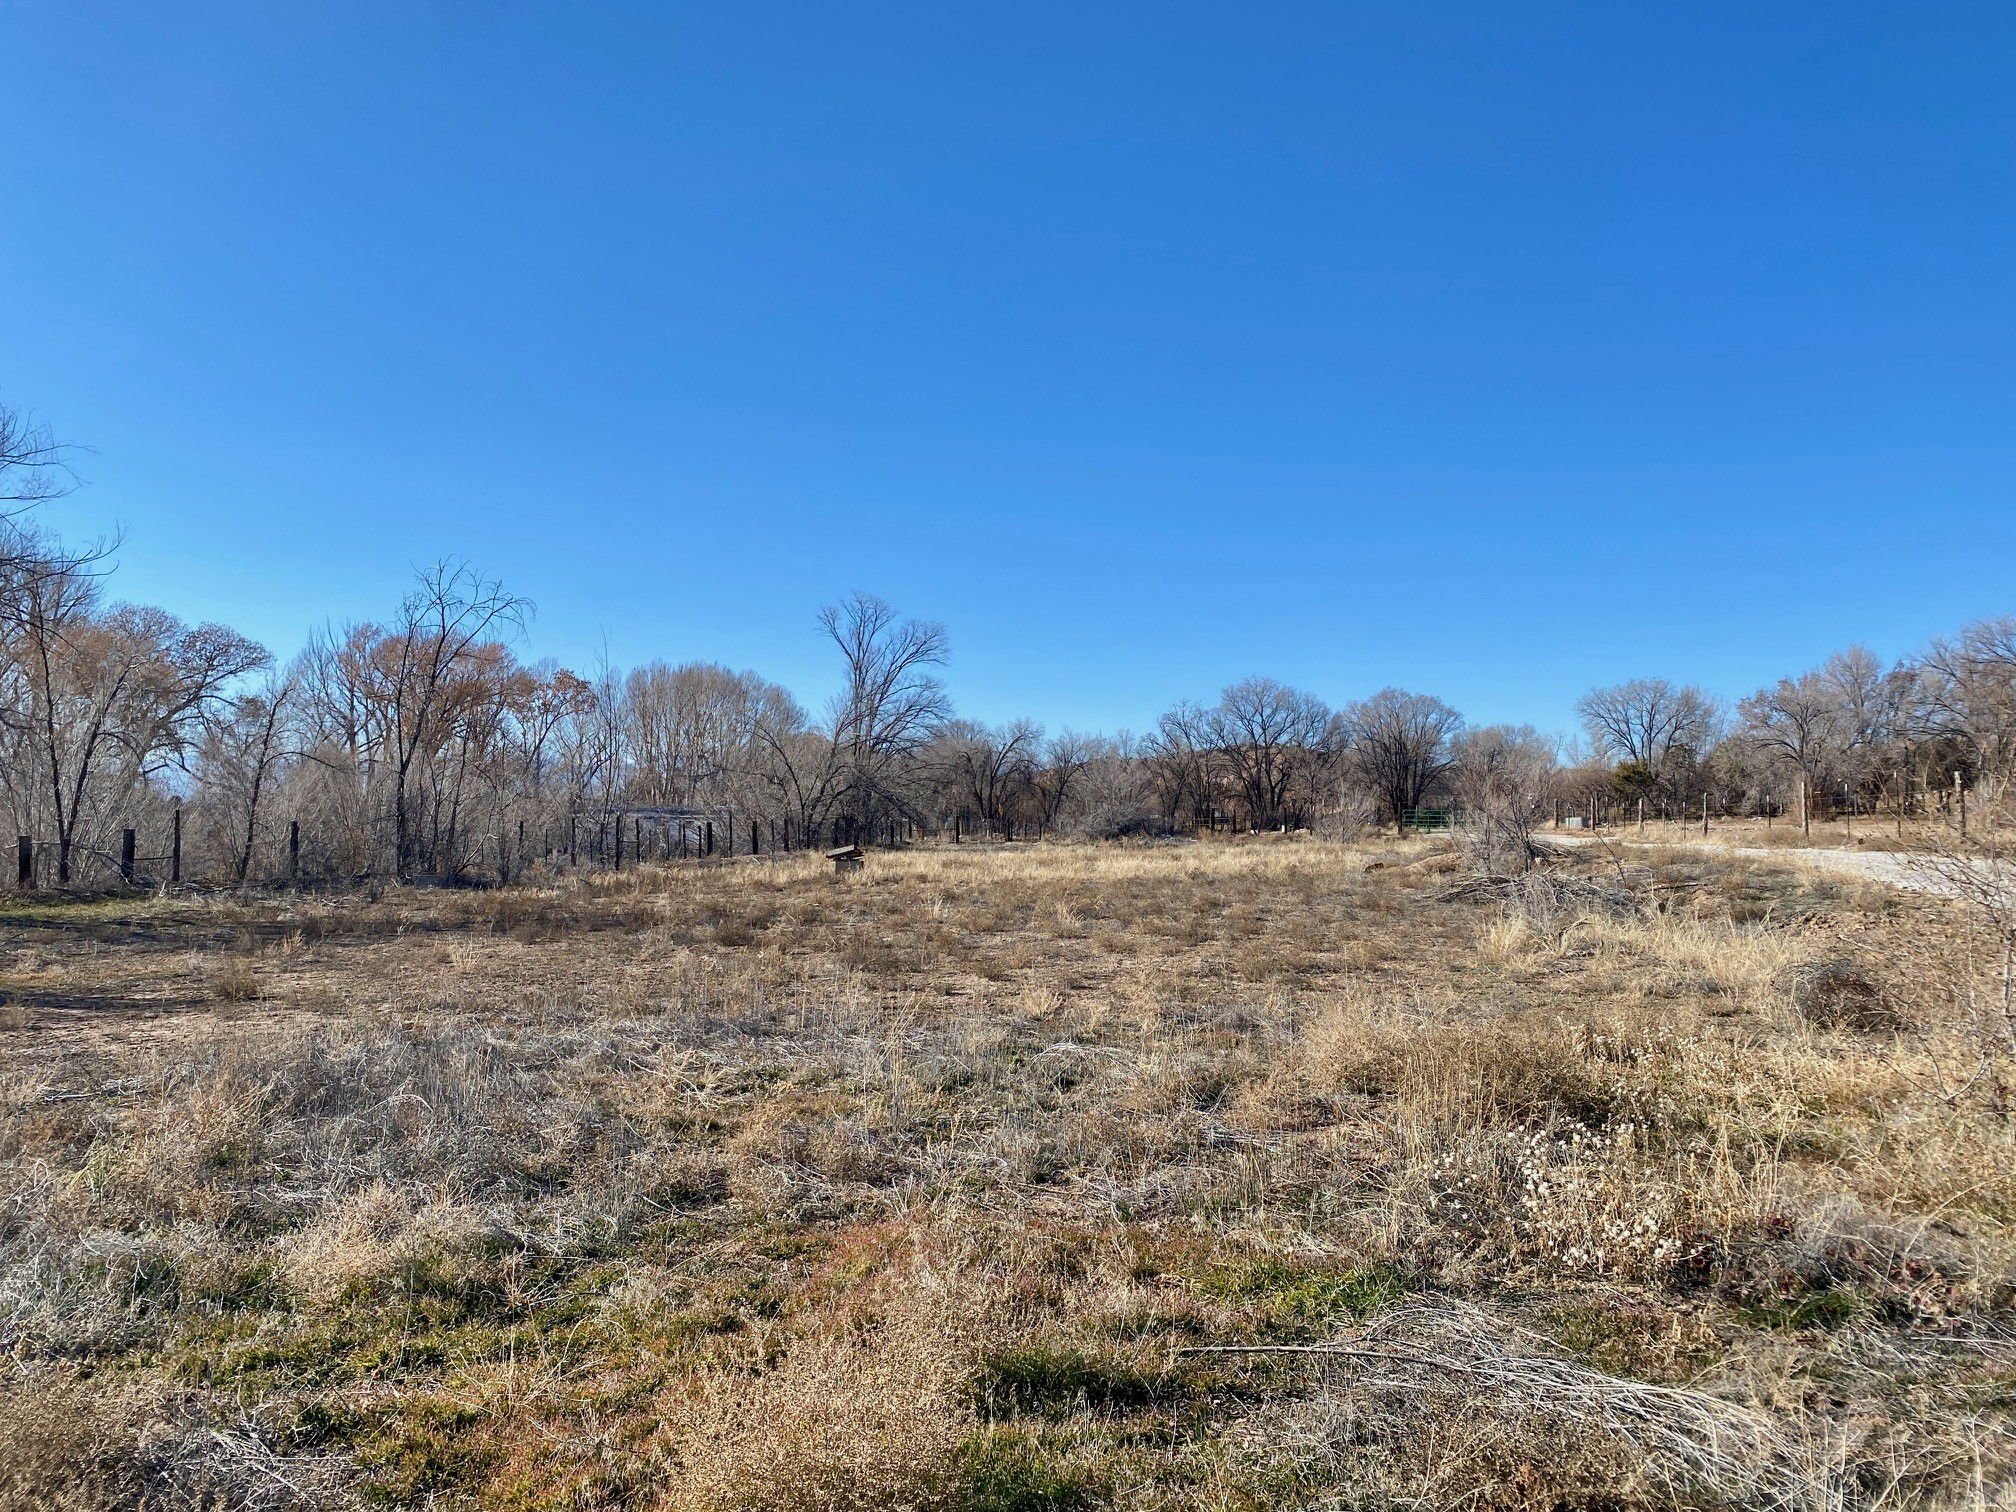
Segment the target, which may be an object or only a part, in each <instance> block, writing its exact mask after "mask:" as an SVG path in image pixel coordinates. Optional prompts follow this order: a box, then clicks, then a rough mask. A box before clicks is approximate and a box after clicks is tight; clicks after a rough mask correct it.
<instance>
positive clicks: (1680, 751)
mask: <svg viewBox="0 0 2016 1512" xmlns="http://www.w3.org/2000/svg"><path fill="white" fill-rule="evenodd" d="M1575 711H1576V712H1577V713H1578V714H1580V715H1581V716H1582V722H1583V724H1584V726H1585V727H1586V728H1587V730H1588V733H1589V739H1590V743H1591V744H1592V745H1594V746H1595V747H1596V748H1597V750H1598V751H1600V752H1601V753H1603V754H1604V755H1606V756H1608V757H1609V758H1610V759H1611V760H1612V761H1615V762H1624V763H1637V764H1639V765H1641V766H1642V767H1643V768H1644V770H1645V774H1646V775H1647V776H1648V777H1649V778H1650V779H1651V780H1652V782H1653V783H1655V784H1657V785H1659V786H1661V787H1664V788H1666V789H1668V790H1670V791H1673V792H1674V793H1675V794H1676V796H1678V795H1679V794H1678V789H1679V786H1680V779H1681V778H1682V776H1683V775H1684V773H1685V772H1686V771H1688V770H1691V769H1692V768H1693V767H1694V765H1695V764H1696V763H1698V762H1699V761H1700V760H1701V759H1702V758H1703V757H1704V756H1705V755H1706V754H1707V751H1708V748H1709V747H1710V746H1711V745H1713V744H1714V741H1715V738H1716V734H1717V731H1718V727H1719V725H1720V723H1721V719H1722V714H1721V709H1720V707H1719V706H1718V705H1717V703H1716V702H1715V700H1714V698H1712V697H1711V696H1710V695H1709V694H1708V693H1706V692H1704V691H1703V690H1702V689H1700V688H1697V687H1692V686H1689V687H1678V688H1676V687H1675V686H1674V685H1673V684H1672V683H1670V682H1668V681H1667V680H1666V679H1665V678H1663V677H1639V678H1633V679H1632V680H1631V681H1630V682H1624V683H1618V684H1616V685H1615V686H1614V687H1608V688H1595V689H1592V690H1591V691H1590V692H1588V693H1585V694H1584V695H1583V696H1582V698H1581V699H1580V701H1578V702H1577V703H1576V705H1575Z"/></svg>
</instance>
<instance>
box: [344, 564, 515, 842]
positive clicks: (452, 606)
mask: <svg viewBox="0 0 2016 1512" xmlns="http://www.w3.org/2000/svg"><path fill="white" fill-rule="evenodd" d="M531 608H532V606H531V604H530V602H529V601H527V600H525V599H522V598H519V597H517V596H516V595H514V594H510V593H506V592H505V591H504V586H503V584H501V583H499V582H496V581H494V580H490V579H486V578H483V577H481V576H480V575H479V574H478V573H477V572H476V571H475V570H474V569H473V568H472V567H470V566H469V565H468V564H467V563H464V562H454V561H442V562H437V563H435V564H434V565H433V566H431V567H428V568H425V569H423V570H422V571H421V573H420V582H419V586H418V587H416V588H415V589H414V591H413V592H412V593H410V594H408V595H407V596H406V598H405V600H404V602H402V603H401V604H400V606H399V618H398V620H397V622H396V623H395V625H394V627H393V630H392V634H391V636H390V638H389V642H388V644H387V646H386V648H385V654H384V656H383V657H382V659H381V660H380V661H379V663H378V668H377V670H378V671H379V674H380V688H379V692H380V695H381V701H382V704H383V707H384V708H385V710H386V711H387V713H388V715H389V719H388V725H389V731H388V733H389V735H390V737H391V744H392V769H393V772H392V777H393V796H392V812H393V836H394V839H393V855H394V866H395V867H396V869H397V872H398V875H399V876H400V878H401V879H402V880H403V879H404V878H405V877H407V876H409V875H411V873H412V870H413V863H414V860H415V854H416V851H415V844H414V840H415V834H414V825H413V805H412V783H413V776H414V769H415V765H416V763H418V762H419V761H420V759H421V757H422V755H423V754H424V753H425V752H426V751H427V750H428V748H429V745H430V743H431V742H433V741H435V740H437V739H439V738H441V736H442V735H443V733H444V730H443V726H444V723H445V720H446V717H447V716H448V715H449V714H450V713H451V712H452V703H453V694H454V689H455V684H456V683H457V681H458V680H459V679H460V678H461V676H462V674H463V673H465V672H466V671H467V670H468V669H469V666H470V663H471V661H472V660H473V659H474V658H475V657H476V656H477V654H478V652H479V651H480V650H481V648H483V647H484V646H485V645H486V644H488V643H489V642H491V641H492V640H493V639H494V638H496V637H497V636H499V635H502V634H509V633H515V632H517V631H519V630H521V629H522V628H523V626H524V623H525V620H526V618H527V617H528V616H529V614H530V613H531Z"/></svg>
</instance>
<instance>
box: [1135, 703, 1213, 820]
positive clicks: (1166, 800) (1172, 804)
mask: <svg viewBox="0 0 2016 1512" xmlns="http://www.w3.org/2000/svg"><path fill="white" fill-rule="evenodd" d="M1210 722H1211V721H1210V714H1209V712H1208V711H1206V710H1204V709H1202V708H1200V707H1198V706H1197V705H1196V704H1194V703H1190V702H1187V701H1186V702H1184V703H1179V704H1177V705H1176V707H1175V708H1173V709H1170V710H1169V711H1168V712H1167V713H1165V714H1164V715H1163V716H1162V717H1161V718H1160V719H1158V720H1157V721H1156V722H1155V728H1154V730H1153V731H1151V732H1150V733H1149V734H1148V736H1147V737H1146V738H1145V739H1144V740H1143V741H1142V742H1141V759H1142V760H1143V761H1144V762H1145V763H1146V764H1147V767H1148V771H1149V774H1150V777H1151V780H1152V781H1153V783H1154V787H1155V791H1156V793H1157V795H1158V796H1159V797H1160V798H1161V801H1162V814H1163V817H1164V818H1165V819H1167V820H1168V822H1169V823H1170V824H1172V825H1174V824H1176V823H1178V822H1179V821H1180V820H1181V817H1182V814H1183V811H1184V810H1185V809H1188V810H1189V812H1190V816H1191V822H1192V823H1196V822H1199V821H1201V820H1204V819H1206V818H1208V817H1209V816H1210V814H1211V813H1212V811H1213V810H1214V809H1215V808H1216V806H1217V799H1218V779H1219V770H1218V769H1219V765H1220V759H1219V753H1218V750H1217V748H1216V746H1214V745H1213V743H1212V735H1211V731H1210Z"/></svg>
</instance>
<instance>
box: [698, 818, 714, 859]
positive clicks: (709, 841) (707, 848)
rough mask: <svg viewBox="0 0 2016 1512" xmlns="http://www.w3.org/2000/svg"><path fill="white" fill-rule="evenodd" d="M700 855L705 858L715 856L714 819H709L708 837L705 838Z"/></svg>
mask: <svg viewBox="0 0 2016 1512" xmlns="http://www.w3.org/2000/svg"><path fill="white" fill-rule="evenodd" d="M700 854H701V855H703V856H711V855H713V854H714V821H713V820H712V819H709V820H708V821H707V833H706V836H705V837H704V841H703V844H702V847H701V851H700Z"/></svg>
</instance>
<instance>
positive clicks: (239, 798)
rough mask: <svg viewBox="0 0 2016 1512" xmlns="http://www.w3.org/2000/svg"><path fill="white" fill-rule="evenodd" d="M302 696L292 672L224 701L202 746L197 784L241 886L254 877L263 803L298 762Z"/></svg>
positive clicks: (207, 724)
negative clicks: (295, 734)
mask: <svg viewBox="0 0 2016 1512" xmlns="http://www.w3.org/2000/svg"><path fill="white" fill-rule="evenodd" d="M299 693H300V684H299V682H298V674H297V673H296V671H295V670H294V669H291V668H290V669H289V670H287V671H285V672H281V673H277V674H274V675H271V676H269V677H267V678H266V680H265V682H264V683H263V685H261V686H260V687H257V688H254V689H252V690H251V691H249V692H246V693H243V694H240V695H239V696H238V697H236V698H231V699H227V700H224V701H223V707H222V708H221V709H220V710H219V711H218V712H217V713H216V715H215V716H214V717H212V718H211V719H209V720H207V721H205V723H204V727H203V733H202V736H201V738H200V741H199V744H198V748H197V759H198V767H197V777H198V782H199V785H200V789H201V791H202V792H203V794H204V795H205V797H206V799H208V800H209V803H210V805H211V807H212V808H213V809H214V818H215V820H216V822H217V823H218V824H219V825H220V826H221V827H222V828H223V829H224V830H225V831H226V832H227V834H228V835H229V838H230V843H231V845H232V847H233V851H234V856H233V864H232V875H233V878H234V880H235V881H236V882H237V883H238V885H239V886H241V887H242V886H244V885H245V883H246V881H247V880H248V879H249V878H250V876H251V871H252V856H253V851H254V849H255V848H256V846H257V845H258V841H259V821H260V817H261V814H262V813H263V812H264V810H263V808H262V805H263V804H264V802H265V801H266V800H267V799H268V797H269V796H270V794H271V792H272V789H273V787H274V785H275V782H276V779H277V778H278V777H279V776H280V774H281V773H282V772H283V771H284V770H285V768H286V766H287V764H288V763H289V761H290V760H293V759H297V758H298V752H297V751H295V749H294V748H293V743H292V740H291V735H292V724H293V717H294V714H295V705H296V702H297V701H298V698H299Z"/></svg>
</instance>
